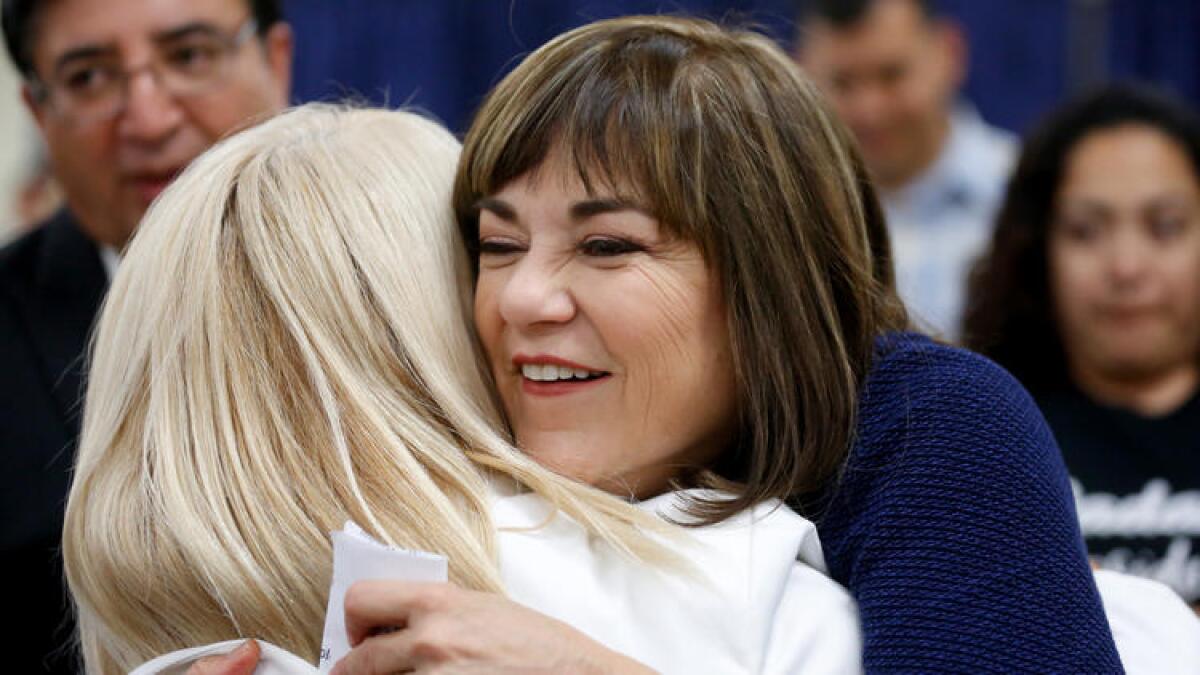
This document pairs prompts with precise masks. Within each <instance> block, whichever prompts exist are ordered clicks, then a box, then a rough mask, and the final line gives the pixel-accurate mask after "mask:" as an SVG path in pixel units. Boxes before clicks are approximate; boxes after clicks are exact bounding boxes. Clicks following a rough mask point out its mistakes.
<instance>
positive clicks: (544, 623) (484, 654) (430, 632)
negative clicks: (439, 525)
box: [331, 581, 653, 675]
mask: <svg viewBox="0 0 1200 675" xmlns="http://www.w3.org/2000/svg"><path fill="white" fill-rule="evenodd" d="M345 607H346V632H347V634H348V637H349V640H350V646H351V647H352V649H351V650H350V653H349V654H347V655H346V656H345V658H343V659H342V660H341V661H339V662H338V663H337V665H336V666H335V667H334V669H333V671H332V673H331V675H382V674H384V673H395V672H418V673H433V672H437V673H496V672H502V673H530V672H541V673H564V672H570V673H639V674H642V673H652V672H653V671H652V670H650V669H649V668H647V667H645V666H643V665H641V664H640V663H637V662H636V661H633V660H632V659H629V658H627V657H625V656H623V655H621V654H617V653H616V652H613V651H610V650H608V649H606V648H605V647H603V646H601V645H600V644H599V643H597V642H595V641H593V640H592V639H590V638H588V637H587V636H586V635H584V634H583V633H581V632H579V631H577V630H575V629H574V628H571V627H570V626H568V625H567V624H565V623H562V622H561V621H557V620H555V619H551V618H550V617H548V616H545V615H543V614H539V613H538V612H535V611H533V610H531V609H528V608H526V607H522V606H521V605H518V604H517V603H515V602H513V601H511V600H509V599H507V598H504V597H501V596H498V595H493V594H491V593H481V592H479V591H468V590H464V589H461V588H459V587H457V586H454V585H453V584H415V583H404V582H397V581H364V582H359V583H357V584H354V585H353V586H351V587H350V590H349V591H348V592H347V593H346V603H345Z"/></svg>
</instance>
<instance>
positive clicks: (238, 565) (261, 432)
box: [63, 105, 665, 673]
mask: <svg viewBox="0 0 1200 675" xmlns="http://www.w3.org/2000/svg"><path fill="white" fill-rule="evenodd" d="M458 153H459V145H458V143H457V141H455V140H454V138H453V137H452V136H451V135H450V134H449V133H448V132H447V131H445V130H444V129H443V128H441V127H440V126H438V125H437V124H435V123H433V122H431V121H428V120H426V119H423V118H421V117H419V116H417V115H415V114H412V113H406V112H388V111H382V110H353V109H342V108H336V107H331V106H322V105H310V106H305V107H302V108H298V109H295V110H292V111H290V112H287V113H284V114H283V115H281V116H279V117H278V118H276V119H274V120H271V121H269V122H266V123H264V124H262V125H260V126H258V127H256V128H253V129H251V130H248V131H246V132H243V133H241V134H238V135H236V136H234V137H232V138H230V139H228V140H226V141H224V142H222V143H221V144H219V145H218V146H216V147H214V148H213V149H212V150H210V151H209V152H208V153H206V154H205V155H204V156H202V157H200V158H199V159H197V160H196V161H195V162H193V164H192V166H191V167H190V168H189V169H188V170H187V171H186V172H185V173H184V175H182V176H181V177H180V178H179V179H178V181H176V183H175V185H173V186H172V187H171V188H170V189H169V190H168V191H167V192H165V193H164V194H163V195H162V197H161V199H160V200H159V201H158V202H156V203H155V205H154V206H153V207H152V208H151V210H150V211H149V213H148V214H147V216H146V218H145V220H144V222H143V223H142V225H141V227H140V229H139V231H138V234H137V236H136V237H135V238H134V241H133V242H132V244H131V246H130V248H129V250H128V252H127V254H126V256H125V259H124V261H123V262H122V265H121V269H120V271H119V273H118V274H117V277H116V279H115V280H114V283H113V287H112V289H111V291H110V292H109V295H108V298H107V300H106V302H105V306H104V309H103V312H102V314H101V318H100V321H99V327H98V333H97V336H96V339H95V344H94V350H93V355H92V364H91V373H90V378H89V386H88V391H87V401H86V407H85V415H84V424H83V435H82V438H81V442H80V449H79V456H78V460H77V466H76V472H75V478H74V482H73V484H72V487H71V493H70V498H69V503H68V506H67V516H66V525H65V530H64V539H63V554H64V558H65V564H66V571H67V577H68V581H69V583H70V587H71V591H72V594H73V596H74V599H75V603H76V607H77V612H78V615H79V635H80V640H81V643H82V650H83V655H84V660H85V664H86V666H87V670H88V672H93V673H116V672H127V671H128V670H129V669H131V668H133V667H134V666H136V665H138V664H139V663H141V662H143V661H145V660H146V659H148V658H150V657H152V656H154V655H157V654H160V653H164V652H167V651H171V650H173V649H179V648H182V647H185V646H191V645H197V644H203V643H209V642H214V641H218V640H224V639H229V638H233V637H236V636H253V637H259V638H263V639H266V640H269V641H271V642H274V643H276V644H279V645H281V646H283V647H285V648H287V649H290V650H292V651H294V652H296V653H297V654H300V655H303V656H306V657H308V658H309V659H311V660H313V661H314V662H315V659H316V657H317V655H318V651H319V648H320V637H321V630H322V626H323V620H324V618H323V617H324V613H325V605H326V599H327V598H326V595H327V593H328V584H329V580H330V570H331V562H332V561H331V547H330V543H329V532H330V531H331V530H334V529H338V528H340V527H341V525H342V523H343V521H345V520H346V519H353V520H354V521H356V522H358V523H359V524H360V525H362V526H363V527H364V528H365V529H366V530H368V531H369V532H370V533H372V534H373V535H375V536H376V537H378V538H379V539H381V540H383V541H386V542H389V543H392V544H394V545H399V546H404V547H409V548H415V549H421V550H428V551H436V552H439V553H442V554H445V555H447V556H448V558H449V560H450V579H451V581H453V582H456V583H458V584H460V585H463V586H466V587H469V588H474V589H483V590H490V591H498V590H500V585H501V584H500V578H499V574H498V570H497V565H496V556H495V550H494V533H493V532H492V527H491V524H490V522H489V519H488V517H487V507H488V503H487V501H488V498H489V494H490V490H491V489H492V488H490V487H489V484H488V482H489V481H490V480H494V479H496V478H497V476H498V477H500V478H503V479H512V480H514V481H516V482H517V483H520V484H524V485H526V486H528V487H530V488H532V489H534V490H535V491H537V492H539V493H541V494H542V495H543V496H545V497H546V498H547V499H548V500H549V501H550V502H551V503H552V504H554V505H556V506H557V507H558V508H560V509H562V510H563V511H564V512H566V513H567V514H568V515H570V516H572V517H574V518H575V519H576V520H578V521H580V522H581V523H582V524H583V525H584V526H585V527H587V528H588V529H589V530H590V531H591V532H592V533H594V534H596V535H599V536H601V537H603V538H605V539H606V540H608V541H610V542H611V543H613V544H615V545H616V546H618V547H619V548H620V549H621V550H623V551H625V552H626V553H629V554H631V555H634V556H637V557H640V558H642V559H645V560H651V561H659V562H662V561H663V560H665V558H664V557H663V556H664V555H665V554H664V553H663V552H662V551H661V549H660V547H658V546H657V545H655V544H654V543H653V541H652V540H651V539H650V538H647V537H645V536H644V535H643V534H642V532H643V529H642V528H645V527H651V528H653V527H656V525H655V524H654V523H653V521H651V520H650V519H649V518H648V516H646V514H644V513H642V512H640V511H638V510H637V509H636V508H635V507H633V506H630V505H628V504H625V503H622V502H620V501H619V500H617V499H614V498H612V497H609V496H607V495H604V494H603V493H600V492H598V491H596V490H594V489H591V488H588V487H586V486H582V485H578V484H575V483H572V482H571V481H568V480H567V479H565V478H561V477H558V476H556V475H554V474H552V473H550V472H549V471H547V470H544V469H542V468H541V467H539V466H538V465H537V464H536V463H534V462H533V461H532V460H529V459H528V458H526V457H525V456H523V455H522V454H520V453H519V452H518V451H516V450H514V449H513V448H512V446H511V445H510V444H509V443H508V442H507V441H506V440H505V439H504V438H503V437H502V436H501V435H500V434H499V432H498V431H497V429H500V428H501V421H500V420H501V418H500V415H499V414H498V412H497V408H496V405H495V400H494V398H493V395H492V394H491V393H490V389H489V387H488V384H487V382H486V381H485V379H484V377H485V375H483V374H482V373H483V372H484V371H483V369H482V368H481V361H480V355H479V350H478V348H477V346H476V341H475V339H474V337H473V334H472V332H471V328H470V322H469V309H468V298H467V294H468V291H469V285H470V280H469V279H470V273H469V270H468V263H467V259H466V256H465V253H464V251H463V246H462V243H461V240H460V238H459V236H458V234H457V231H456V228H455V226H454V219H453V216H452V212H451V210H450V191H451V185H452V182H453V177H454V171H455V162H456V159H457V157H458ZM481 467H483V468H486V469H488V470H489V471H486V472H485V471H481V470H480V469H481Z"/></svg>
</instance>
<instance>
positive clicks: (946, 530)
mask: <svg viewBox="0 0 1200 675" xmlns="http://www.w3.org/2000/svg"><path fill="white" fill-rule="evenodd" d="M859 417H860V420H859V437H858V440H857V442H856V444H855V447H854V449H853V451H852V452H851V455H850V457H849V459H848V462H847V466H846V469H845V472H844V475H843V477H842V479H841V481H840V483H839V484H838V486H837V489H836V490H835V491H834V492H833V493H832V497H831V498H830V501H829V502H828V505H827V508H826V510H825V512H824V514H823V516H822V518H821V520H820V522H819V531H820V535H821V540H822V545H823V546H824V550H825V555H826V559H827V562H828V564H829V567H830V572H831V573H832V575H833V576H834V578H835V579H836V580H838V581H839V582H841V583H843V584H845V585H846V586H847V587H848V588H849V589H850V591H851V594H852V595H853V596H854V597H855V598H856V600H857V601H858V604H859V609H860V612H861V620H862V627H863V649H864V666H865V667H866V669H867V671H868V672H872V671H875V672H879V671H890V672H894V671H897V670H900V671H917V672H936V671H943V672H980V673H983V672H987V673H993V672H994V673H1015V672H1043V673H1045V672H1090V673H1111V672H1122V671H1121V665H1120V661H1119V660H1118V657H1117V653H1116V649H1115V647H1114V646H1113V640H1112V634H1111V632H1110V630H1109V627H1108V623H1107V620H1106V619H1105V616H1104V613H1103V609H1102V606H1101V603H1100V598H1099V594H1098V593H1097V590H1096V585H1095V582H1094V580H1093V577H1092V574H1091V571H1090V569H1089V567H1088V564H1087V559H1086V555H1085V552H1084V548H1083V542H1082V539H1081V537H1080V533H1079V527H1078V523H1077V519H1076V516H1075V509H1074V504H1073V500H1072V495H1071V491H1070V486H1069V483H1068V479H1067V474H1066V470H1065V468H1064V466H1063V463H1062V458H1061V456H1060V454H1059V452H1058V448H1057V446H1056V445H1055V443H1054V440H1053V437H1052V436H1051V434H1050V432H1049V430H1048V428H1047V427H1046V424H1045V421H1044V420H1043V419H1042V417H1041V414H1040V413H1039V412H1038V410H1037V408H1036V407H1035V406H1034V404H1033V402H1032V400H1031V399H1030V397H1029V395H1028V394H1027V393H1026V392H1025V391H1024V389H1022V388H1021V387H1020V385H1018V384H1017V383H1016V381H1015V380H1013V378H1012V377H1011V376H1009V375H1008V374H1007V373H1006V372H1004V371H1003V370H1002V369H1001V368H999V367H998V366H996V365H994V364H992V363H991V362H989V361H986V360H985V359H983V358H982V357H979V356H976V355H973V354H970V353H968V352H964V351H961V350H956V349H951V348H948V347H943V346H939V345H936V344H934V343H932V342H929V341H928V340H924V339H921V340H920V341H917V342H910V343H906V344H901V345H900V346H899V347H898V348H896V349H893V350H892V351H891V352H890V353H889V354H886V355H884V356H883V357H882V358H880V359H879V360H878V362H877V364H876V367H875V369H874V371H873V373H872V375H871V377H870V378H869V379H868V382H867V385H866V388H865V391H864V394H863V399H862V404H861V407H860V412H859Z"/></svg>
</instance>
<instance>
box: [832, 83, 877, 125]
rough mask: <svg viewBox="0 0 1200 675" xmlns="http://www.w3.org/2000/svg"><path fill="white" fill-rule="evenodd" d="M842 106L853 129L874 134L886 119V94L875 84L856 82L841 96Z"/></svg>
mask: <svg viewBox="0 0 1200 675" xmlns="http://www.w3.org/2000/svg"><path fill="white" fill-rule="evenodd" d="M842 105H843V112H844V113H845V114H846V117H847V118H848V119H849V120H851V121H852V123H853V125H854V126H855V127H858V128H861V129H863V130H866V131H869V132H875V131H876V130H878V129H879V128H880V127H881V126H883V123H884V120H886V119H887V108H888V94H887V92H886V91H884V88H883V86H882V85H880V84H878V83H876V82H858V83H856V84H855V86H854V87H852V88H850V89H849V90H847V91H846V93H845V94H844V95H843V104H842Z"/></svg>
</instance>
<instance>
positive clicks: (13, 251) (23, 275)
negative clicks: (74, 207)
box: [0, 210, 98, 295]
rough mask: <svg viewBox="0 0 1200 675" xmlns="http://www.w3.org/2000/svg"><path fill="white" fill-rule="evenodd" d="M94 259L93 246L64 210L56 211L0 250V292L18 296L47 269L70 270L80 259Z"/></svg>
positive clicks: (39, 278)
mask: <svg viewBox="0 0 1200 675" xmlns="http://www.w3.org/2000/svg"><path fill="white" fill-rule="evenodd" d="M86 256H91V257H96V258H97V260H98V255H97V254H96V253H95V245H94V244H92V243H91V241H90V240H88V238H87V237H86V236H84V234H83V232H81V231H80V229H79V226H78V225H77V224H76V222H75V219H74V217H73V216H71V214H70V212H68V211H66V210H62V211H59V212H58V213H56V214H54V215H53V216H51V217H50V218H48V219H47V220H45V221H44V222H42V223H39V224H37V225H35V226H34V227H33V228H32V229H31V230H29V231H28V232H26V233H25V234H23V235H21V236H19V237H17V238H16V239H14V240H12V241H10V242H8V243H7V244H5V245H4V246H3V248H0V289H3V290H4V292H6V293H9V294H18V295H19V294H22V292H24V291H28V290H29V289H31V288H32V287H33V286H34V285H35V284H36V283H38V282H39V281H40V280H41V277H42V276H44V275H45V274H46V270H47V269H59V268H62V269H63V271H64V272H70V273H77V272H79V270H77V269H74V267H75V266H76V265H77V264H78V262H79V260H80V259H81V258H84V257H86Z"/></svg>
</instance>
